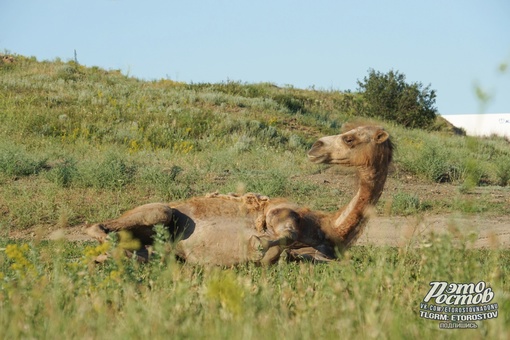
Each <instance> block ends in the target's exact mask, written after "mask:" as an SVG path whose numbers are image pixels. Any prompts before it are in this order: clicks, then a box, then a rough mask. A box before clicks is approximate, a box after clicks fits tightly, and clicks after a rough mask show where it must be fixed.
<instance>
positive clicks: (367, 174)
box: [324, 167, 387, 245]
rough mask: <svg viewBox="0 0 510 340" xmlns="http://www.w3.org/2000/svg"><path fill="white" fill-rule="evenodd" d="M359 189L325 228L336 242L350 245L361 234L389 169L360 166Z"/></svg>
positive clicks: (379, 194) (327, 233)
mask: <svg viewBox="0 0 510 340" xmlns="http://www.w3.org/2000/svg"><path fill="white" fill-rule="evenodd" d="M357 174H358V178H359V184H358V191H357V193H356V195H355V196H354V197H353V198H352V200H351V201H350V202H349V203H348V204H347V205H346V206H345V207H344V208H342V209H341V210H340V211H338V212H336V213H334V214H333V215H332V216H330V221H329V223H327V227H326V229H329V230H324V232H325V233H326V235H327V236H328V237H329V238H330V239H331V240H332V241H333V242H335V243H336V244H342V245H349V244H350V243H351V242H352V241H354V240H355V239H356V238H357V236H358V235H359V233H360V231H361V229H362V227H363V226H364V224H365V223H364V222H365V215H366V209H367V208H368V207H369V206H372V205H374V204H375V203H377V201H378V200H379V197H380V196H381V193H382V190H383V187H384V183H385V181H386V176H387V170H380V171H377V170H376V169H375V168H371V167H369V168H366V167H364V168H358V169H357Z"/></svg>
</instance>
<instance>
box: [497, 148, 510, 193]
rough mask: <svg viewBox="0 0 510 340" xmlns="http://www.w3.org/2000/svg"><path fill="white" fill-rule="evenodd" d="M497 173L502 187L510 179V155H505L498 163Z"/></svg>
mask: <svg viewBox="0 0 510 340" xmlns="http://www.w3.org/2000/svg"><path fill="white" fill-rule="evenodd" d="M496 166H497V168H496V175H497V177H498V184H499V185H501V186H502V187H504V186H506V185H507V184H508V181H509V180H510V157H508V156H507V157H503V158H502V159H500V160H499V161H498V162H497V164H496Z"/></svg>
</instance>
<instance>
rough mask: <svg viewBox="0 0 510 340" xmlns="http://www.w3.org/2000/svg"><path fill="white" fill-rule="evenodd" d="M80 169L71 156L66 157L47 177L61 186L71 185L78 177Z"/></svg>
mask: <svg viewBox="0 0 510 340" xmlns="http://www.w3.org/2000/svg"><path fill="white" fill-rule="evenodd" d="M77 173H78V170H77V168H76V161H75V160H73V159H70V158H65V159H63V160H62V161H61V162H59V163H57V164H55V165H54V166H53V167H52V169H51V170H50V171H48V173H47V175H46V177H47V178H48V180H50V181H51V182H53V183H55V184H57V185H59V186H61V187H64V188H66V187H69V186H70V185H71V183H72V181H73V178H75V177H76V175H77Z"/></svg>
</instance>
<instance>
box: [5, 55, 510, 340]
mask: <svg viewBox="0 0 510 340" xmlns="http://www.w3.org/2000/svg"><path fill="white" fill-rule="evenodd" d="M15 59H16V61H15V63H14V64H8V65H7V64H5V65H3V64H0V236H1V238H0V248H2V250H0V338H41V339H44V338H55V337H56V336H58V337H65V338H112V337H121V338H140V337H155V338H169V337H170V338H208V339H209V338H216V339H218V338H235V339H240V338H243V339H252V338H253V339H255V338H269V339H276V338H282V337H286V338H298V339H300V338H334V339H336V338H338V337H352V338H392V339H393V338H416V337H420V338H422V337H432V336H435V335H437V334H439V335H440V336H442V337H450V338H461V337H462V338H464V337H465V335H466V334H468V335H469V336H470V337H474V338H483V337H490V338H496V339H497V338H506V337H507V335H508V334H507V329H506V328H505V327H506V326H505V325H507V324H508V322H509V317H508V316H509V315H510V302H509V296H508V294H507V293H506V292H508V291H509V288H510V287H509V284H508V273H509V263H510V262H509V256H510V253H509V252H508V251H502V250H468V249H467V248H466V247H463V246H459V245H453V244H452V243H453V242H452V240H451V239H448V238H437V239H433V240H430V242H428V243H424V244H422V246H423V247H422V248H418V249H415V248H409V249H408V248H405V247H404V248H401V249H393V248H384V247H382V248H378V247H354V248H352V249H351V250H349V251H348V252H347V253H345V254H343V255H341V257H340V260H339V261H337V262H335V263H332V264H328V265H310V264H306V263H303V264H294V263H291V264H287V263H281V264H278V265H276V266H273V267H269V268H265V267H255V266H252V265H246V266H240V267H235V268H203V267H194V266H189V265H186V264H182V263H179V262H175V261H174V260H173V259H172V258H171V257H169V258H165V259H164V261H163V262H161V261H154V262H152V263H150V264H146V265H140V264H137V263H134V262H131V261H129V260H125V259H123V258H120V257H115V258H114V259H112V260H111V261H109V262H107V263H105V264H103V265H93V264H91V258H92V257H93V254H94V252H96V251H97V249H94V247H95V245H90V244H81V243H68V242H64V241H44V242H39V241H37V240H38V238H39V236H38V235H42V234H47V233H48V232H49V231H51V230H56V229H58V228H69V227H73V226H77V225H81V224H82V223H85V222H97V221H101V220H104V219H108V218H113V217H116V216H118V215H119V214H120V213H122V212H123V211H125V210H127V209H129V208H132V207H134V206H136V205H140V204H144V203H148V202H158V201H163V202H168V201H174V200H181V199H186V198H189V197H192V196H195V195H203V194H205V193H207V192H212V191H219V192H222V193H227V192H235V191H255V192H261V193H263V194H266V195H269V196H284V197H287V198H288V199H289V200H291V201H294V202H296V203H298V204H303V205H307V206H309V207H311V208H314V209H317V208H320V209H323V210H329V211H330V210H335V209H337V205H338V203H339V200H340V201H341V202H346V201H347V200H348V199H349V197H348V195H346V194H345V193H344V192H341V191H340V190H339V189H337V188H336V187H335V186H334V185H323V184H324V183H318V182H317V179H316V175H322V172H323V171H324V167H321V166H317V165H314V164H311V163H309V162H308V161H307V160H306V156H305V154H306V151H307V149H308V148H309V147H310V146H311V144H312V143H313V142H314V141H315V140H316V139H317V138H318V137H320V136H323V135H331V134H337V133H339V130H340V127H341V125H342V123H344V122H345V121H348V120H352V119H356V117H355V116H354V115H355V110H354V109H353V108H354V107H356V105H359V101H361V100H362V98H360V97H359V96H358V95H357V94H343V93H341V92H338V91H316V90H301V89H295V88H292V87H285V88H278V87H276V86H274V85H272V84H267V83H262V84H243V83H239V82H225V83H220V84H184V83H177V82H173V81H170V80H159V81H151V82H148V81H141V80H138V79H133V78H130V77H127V76H125V75H122V74H121V73H120V72H119V71H105V70H102V69H100V68H97V67H92V68H86V67H84V66H81V65H78V64H76V63H74V62H62V61H60V60H56V61H52V62H48V61H44V62H38V61H36V60H35V58H26V57H23V56H15ZM351 102H356V105H354V104H353V103H351ZM376 122H377V121H376ZM378 123H380V124H381V125H383V126H385V128H386V129H387V130H388V131H389V132H390V133H391V135H392V138H393V140H394V141H395V143H396V144H397V150H396V154H395V162H394V171H392V173H391V176H392V178H393V179H397V180H398V179H399V178H401V176H406V177H407V176H411V177H412V178H413V180H415V181H420V183H429V184H431V185H456V186H457V187H459V190H458V194H457V195H456V197H453V198H452V197H445V198H444V200H442V201H429V200H426V199H424V198H422V197H421V195H422V193H420V192H410V191H408V190H406V188H405V186H400V187H399V188H400V189H399V191H398V192H391V193H386V194H384V195H386V196H384V195H383V197H382V201H383V202H381V204H380V205H379V209H380V208H381V207H382V206H383V205H385V204H384V203H385V202H386V203H388V204H387V205H386V206H387V207H389V212H390V213H391V214H393V215H413V214H420V213H423V212H427V213H444V212H447V213H465V214H474V213H476V214H496V213H499V214H502V213H503V214H504V213H506V212H508V207H505V206H503V205H502V203H500V204H493V203H492V201H491V197H490V196H488V195H478V196H476V197H474V195H473V194H472V192H473V191H474V190H475V189H476V188H477V187H478V186H480V185H492V186H498V185H499V186H505V185H508V178H510V175H509V173H510V172H509V171H510V170H509V168H508V164H509V162H508V159H509V158H510V151H509V149H508V142H507V141H505V140H504V139H501V138H490V139H475V138H470V137H462V136H455V135H452V134H449V133H447V132H444V131H422V130H409V129H405V128H403V127H401V126H398V125H395V124H393V123H389V122H384V121H378ZM438 182H439V183H438ZM442 182H450V184H441V183H442ZM505 189H506V188H505ZM502 190H503V189H502ZM24 229H29V230H30V234H29V236H33V237H32V239H31V240H30V241H26V242H27V243H26V244H27V246H23V244H24V243H22V242H14V241H12V240H9V239H8V237H7V236H8V234H9V232H19V231H22V230H24ZM432 241H433V242H432ZM465 241H466V242H468V240H465ZM7 247H8V248H9V250H8V251H7V249H6V248H7ZM16 250H17V251H16ZM433 280H447V281H451V282H471V281H473V280H486V281H487V282H489V283H490V284H491V285H492V287H493V288H494V291H495V292H496V299H497V302H498V303H499V305H500V316H499V317H498V319H495V320H490V321H484V322H480V323H479V325H480V328H479V329H478V330H476V331H467V330H466V331H439V329H438V327H437V323H436V322H433V321H430V320H423V319H420V318H419V303H420V301H421V300H422V299H423V297H424V295H425V294H426V292H427V290H428V288H429V286H428V284H429V282H430V281H433ZM438 332H439V333H438ZM466 332H468V333H466Z"/></svg>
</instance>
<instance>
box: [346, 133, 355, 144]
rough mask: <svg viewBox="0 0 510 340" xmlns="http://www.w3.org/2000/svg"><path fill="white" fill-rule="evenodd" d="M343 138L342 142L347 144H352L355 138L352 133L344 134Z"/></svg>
mask: <svg viewBox="0 0 510 340" xmlns="http://www.w3.org/2000/svg"><path fill="white" fill-rule="evenodd" d="M343 140H344V143H345V144H347V145H348V146H353V144H354V140H355V138H354V136H352V135H348V136H345V137H344V138H343Z"/></svg>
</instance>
